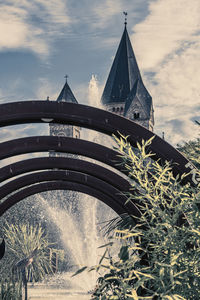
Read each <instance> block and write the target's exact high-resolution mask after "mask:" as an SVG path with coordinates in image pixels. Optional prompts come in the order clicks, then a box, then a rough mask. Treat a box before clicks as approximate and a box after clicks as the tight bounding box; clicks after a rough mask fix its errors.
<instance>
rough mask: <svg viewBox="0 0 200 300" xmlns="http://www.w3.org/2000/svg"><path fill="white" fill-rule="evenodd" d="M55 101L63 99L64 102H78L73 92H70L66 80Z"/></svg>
mask: <svg viewBox="0 0 200 300" xmlns="http://www.w3.org/2000/svg"><path fill="white" fill-rule="evenodd" d="M66 78H67V77H66ZM57 101H58V102H60V101H65V102H72V103H78V101H77V100H76V98H75V96H74V94H73V93H72V90H71V89H70V87H69V85H68V83H67V80H66V82H65V85H64V87H63V89H62V91H61V92H60V95H59V96H58V98H57Z"/></svg>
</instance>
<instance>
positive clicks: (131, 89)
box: [101, 13, 154, 131]
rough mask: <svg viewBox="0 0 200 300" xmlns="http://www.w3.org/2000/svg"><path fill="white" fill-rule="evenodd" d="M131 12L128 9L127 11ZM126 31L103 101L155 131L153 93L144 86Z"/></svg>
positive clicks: (107, 108) (104, 103) (111, 109)
mask: <svg viewBox="0 0 200 300" xmlns="http://www.w3.org/2000/svg"><path fill="white" fill-rule="evenodd" d="M125 15H127V13H125ZM124 24H125V28H124V32H123V35H122V38H121V41H120V44H119V47H118V50H117V53H116V55H115V58H114V61H113V64H112V67H111V70H110V73H109V76H108V79H107V82H106V85H105V88H104V91H103V95H102V98H101V102H102V104H103V106H104V108H105V109H106V110H108V111H110V112H113V113H116V114H118V115H121V116H124V117H125V118H127V119H130V120H133V121H134V122H136V123H138V124H140V125H142V126H144V127H146V128H147V129H149V130H151V131H153V126H154V113H153V112H154V111H153V103H152V98H151V96H150V94H149V93H148V91H147V89H146V88H145V86H144V83H143V81H142V77H141V74H140V70H139V68H138V64H137V61H136V58H135V54H134V52H133V48H132V45H131V42H130V39H129V35H128V32H127V28H126V25H127V22H126V19H125V23H124Z"/></svg>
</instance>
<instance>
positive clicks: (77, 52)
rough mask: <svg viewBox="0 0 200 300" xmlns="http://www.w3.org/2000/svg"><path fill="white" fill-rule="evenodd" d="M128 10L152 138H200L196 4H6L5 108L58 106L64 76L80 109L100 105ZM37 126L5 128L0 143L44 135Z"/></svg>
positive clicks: (1, 87) (83, 0) (38, 0)
mask: <svg viewBox="0 0 200 300" xmlns="http://www.w3.org/2000/svg"><path fill="white" fill-rule="evenodd" d="M123 11H127V12H128V25H127V29H128V32H129V36H130V39H131V42H132V46H133V49H134V53H135V56H136V59H137V62H138V65H139V68H140V71H141V74H142V78H143V81H144V84H145V86H146V88H147V89H148V91H149V93H150V94H151V96H152V98H153V105H154V111H155V127H154V131H155V133H156V134H158V135H159V136H161V135H162V132H165V138H166V140H167V141H168V142H170V143H172V144H173V145H174V146H176V144H177V143H182V142H183V141H187V140H190V139H194V138H196V137H198V133H199V128H198V126H196V125H195V124H194V120H199V119H200V118H199V116H200V89H199V87H200V36H199V35H200V18H199V15H200V1H199V0H190V1H188V0H187V1H186V0H176V1H174V0H156V1H154V0H101V1H99V0H80V1H77V0H4V1H1V2H0V15H1V18H0V103H6V102H14V101H19V100H35V99H38V100H45V99H46V98H47V96H49V97H50V100H55V99H56V98H57V97H58V95H59V93H60V91H61V89H62V87H63V85H64V82H65V78H64V76H65V75H66V74H67V75H68V83H69V85H70V87H71V89H72V91H73V93H74V95H75V96H76V98H77V100H78V102H79V103H81V104H87V105H88V104H89V105H93V106H98V105H99V99H100V97H101V94H102V90H103V87H104V85H105V81H106V79H107V76H108V73H109V70H110V67H111V65H112V61H113V58H114V56H115V53H116V51H117V47H118V45H119V42H120V39H121V36H122V33H123V30H124V16H123ZM34 126H35V127H34ZM34 126H32V125H27V126H23V127H22V126H21V127H20V126H16V127H15V129H14V131H13V128H11V127H10V128H9V129H7V128H6V129H2V130H1V133H0V140H1V141H2V140H3V139H5V138H7V139H11V138H13V137H16V136H17V135H21V134H31V135H34V134H35V132H36V129H38V128H41V127H37V126H36V125H34ZM42 130H43V131H45V130H46V129H40V132H41V133H44V132H42Z"/></svg>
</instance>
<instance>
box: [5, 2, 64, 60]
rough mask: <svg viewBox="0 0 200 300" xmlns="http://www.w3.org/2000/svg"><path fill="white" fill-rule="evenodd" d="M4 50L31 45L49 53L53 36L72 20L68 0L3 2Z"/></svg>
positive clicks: (42, 53) (39, 52)
mask: <svg viewBox="0 0 200 300" xmlns="http://www.w3.org/2000/svg"><path fill="white" fill-rule="evenodd" d="M0 15H1V19H0V36H1V39H0V51H2V50H3V51H4V50H6V49H28V50H31V51H33V52H34V53H36V54H39V55H44V56H45V55H48V53H49V47H50V41H51V36H52V35H53V34H55V32H56V33H57V34H58V33H61V32H62V30H63V28H64V27H66V25H67V24H68V23H69V21H70V19H69V17H68V14H67V7H66V1H64V0H61V1H59V0H49V1H44V0H33V1H28V0H23V1H21V0H20V1H19V0H10V1H9V0H6V1H4V2H3V3H2V4H0Z"/></svg>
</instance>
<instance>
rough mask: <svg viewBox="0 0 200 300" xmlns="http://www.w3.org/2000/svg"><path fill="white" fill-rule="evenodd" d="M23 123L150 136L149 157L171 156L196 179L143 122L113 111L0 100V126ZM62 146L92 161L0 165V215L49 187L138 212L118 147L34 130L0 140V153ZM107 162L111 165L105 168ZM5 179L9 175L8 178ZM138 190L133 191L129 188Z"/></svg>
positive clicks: (189, 178)
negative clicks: (38, 133) (33, 133)
mask: <svg viewBox="0 0 200 300" xmlns="http://www.w3.org/2000/svg"><path fill="white" fill-rule="evenodd" d="M26 123H57V124H68V125H69V124H70V125H77V126H80V127H84V128H89V129H92V130H96V131H98V132H102V133H104V134H107V135H110V136H111V135H112V134H115V135H116V136H118V135H119V133H121V134H123V135H124V136H129V141H130V143H131V145H132V146H133V147H137V142H141V141H142V140H148V139H150V138H151V137H152V136H155V137H154V139H153V140H152V144H151V145H150V146H149V147H148V151H151V152H152V153H154V154H155V155H154V156H153V157H152V158H153V159H154V160H157V159H160V162H161V163H163V162H164V161H165V160H168V161H172V163H173V164H172V168H173V173H174V175H177V174H180V175H182V174H183V173H188V172H189V171H191V172H190V174H189V175H188V176H187V177H185V178H184V182H183V183H185V182H186V181H188V182H190V183H191V184H193V185H195V184H197V183H198V181H199V178H197V174H196V173H197V172H196V169H195V167H194V166H193V165H192V164H191V163H190V162H189V161H188V160H187V159H186V158H185V157H184V156H183V155H182V154H181V153H180V152H178V151H177V150H176V149H175V148H173V147H172V146H171V145H170V144H168V143H167V142H166V141H164V140H163V139H161V138H160V137H158V136H157V135H154V134H153V133H152V132H150V131H148V130H147V129H146V128H144V127H142V126H140V125H138V124H137V123H134V122H133V121H130V120H128V119H125V118H123V117H121V116H118V115H115V114H113V113H110V112H107V111H104V110H101V109H97V108H93V107H89V106H86V105H80V104H75V103H67V102H59V103H58V102H56V101H23V102H14V103H7V104H1V105H0V127H5V126H10V125H17V124H26ZM51 151H55V152H63V153H72V154H77V155H81V157H82V156H84V157H88V158H92V159H94V160H95V161H99V162H101V163H103V164H104V165H105V166H100V165H99V164H97V163H91V162H89V161H87V160H84V159H82V158H81V159H79V158H78V157H77V158H71V157H40V158H31V159H26V160H23V159H22V160H21V161H19V162H15V163H12V164H8V165H6V166H4V167H1V168H0V183H1V185H0V216H2V215H3V214H4V213H5V212H6V211H7V210H8V209H9V208H10V207H12V206H13V205H15V204H16V203H18V202H19V201H21V200H22V199H24V198H26V197H28V196H30V195H33V194H36V193H39V192H43V191H48V190H73V191H79V192H82V193H85V194H88V195H91V196H94V197H96V198H98V199H99V200H101V201H103V202H104V203H106V204H107V205H108V206H110V207H111V208H112V209H113V210H115V212H116V213H117V214H119V215H121V214H123V213H125V212H126V213H129V214H132V215H134V216H137V217H138V216H139V215H140V212H139V210H138V209H137V206H136V205H135V203H134V202H128V203H126V200H127V199H126V196H125V193H124V192H127V191H129V189H130V184H129V181H128V180H127V179H125V177H124V176H122V175H120V174H119V173H116V172H115V171H114V170H113V169H116V170H118V171H121V172H123V171H122V170H120V167H119V165H118V164H116V162H117V161H119V158H118V153H117V152H116V151H114V150H112V149H109V148H107V147H105V146H102V145H99V144H97V143H93V142H89V141H85V140H81V139H74V138H67V137H58V136H35V137H27V138H20V139H15V140H9V141H6V142H3V143H0V159H1V160H3V159H5V158H11V157H13V156H16V155H20V154H27V153H34V152H51ZM106 166H109V167H110V166H111V167H112V168H113V169H112V170H111V169H109V168H107V167H106ZM8 180H9V181H8ZM133 192H137V191H133Z"/></svg>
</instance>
